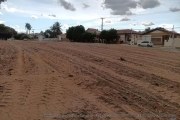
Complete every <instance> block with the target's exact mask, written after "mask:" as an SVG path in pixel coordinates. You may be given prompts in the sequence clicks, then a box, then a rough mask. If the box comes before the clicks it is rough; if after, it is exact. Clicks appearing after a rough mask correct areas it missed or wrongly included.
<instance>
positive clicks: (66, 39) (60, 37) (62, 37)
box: [58, 33, 69, 42]
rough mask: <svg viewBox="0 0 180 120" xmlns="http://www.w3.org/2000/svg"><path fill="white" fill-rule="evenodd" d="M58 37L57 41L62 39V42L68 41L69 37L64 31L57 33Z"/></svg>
mask: <svg viewBox="0 0 180 120" xmlns="http://www.w3.org/2000/svg"><path fill="white" fill-rule="evenodd" d="M58 39H59V41H62V42H69V39H68V38H67V37H66V33H65V34H61V35H58Z"/></svg>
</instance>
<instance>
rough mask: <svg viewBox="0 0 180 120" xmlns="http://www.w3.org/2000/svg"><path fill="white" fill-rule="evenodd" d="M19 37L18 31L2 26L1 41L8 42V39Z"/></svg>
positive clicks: (0, 26) (0, 25) (0, 29)
mask: <svg viewBox="0 0 180 120" xmlns="http://www.w3.org/2000/svg"><path fill="white" fill-rule="evenodd" d="M16 35H17V31H16V30H15V29H14V28H11V27H9V26H5V25H4V24H0V39H4V40H7V39H8V38H11V37H14V36H16Z"/></svg>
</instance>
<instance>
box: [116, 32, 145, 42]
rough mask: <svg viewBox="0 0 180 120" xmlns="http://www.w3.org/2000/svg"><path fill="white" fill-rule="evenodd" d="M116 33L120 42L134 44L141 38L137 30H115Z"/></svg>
mask: <svg viewBox="0 0 180 120" xmlns="http://www.w3.org/2000/svg"><path fill="white" fill-rule="evenodd" d="M117 34H118V37H119V41H120V43H125V44H130V43H131V44H136V43H137V40H139V39H142V38H141V34H140V33H139V32H136V31H134V30H130V29H124V30H117Z"/></svg>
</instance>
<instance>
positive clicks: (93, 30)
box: [86, 28, 101, 35]
mask: <svg viewBox="0 0 180 120" xmlns="http://www.w3.org/2000/svg"><path fill="white" fill-rule="evenodd" d="M86 32H89V33H93V34H96V35H100V33H101V32H100V31H99V30H98V29H94V28H88V29H87V30H86Z"/></svg>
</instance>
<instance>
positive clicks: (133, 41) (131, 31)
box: [131, 28, 134, 45]
mask: <svg viewBox="0 0 180 120" xmlns="http://www.w3.org/2000/svg"><path fill="white" fill-rule="evenodd" d="M132 41H133V45H134V39H133V40H132V28H131V42H132Z"/></svg>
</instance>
